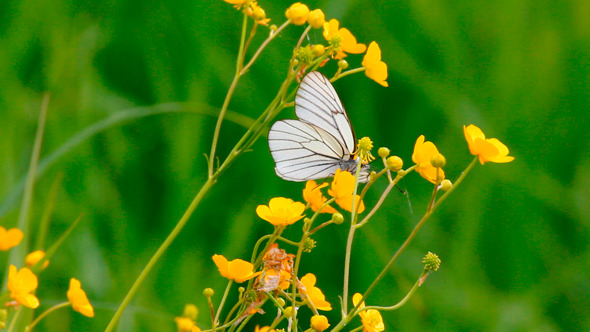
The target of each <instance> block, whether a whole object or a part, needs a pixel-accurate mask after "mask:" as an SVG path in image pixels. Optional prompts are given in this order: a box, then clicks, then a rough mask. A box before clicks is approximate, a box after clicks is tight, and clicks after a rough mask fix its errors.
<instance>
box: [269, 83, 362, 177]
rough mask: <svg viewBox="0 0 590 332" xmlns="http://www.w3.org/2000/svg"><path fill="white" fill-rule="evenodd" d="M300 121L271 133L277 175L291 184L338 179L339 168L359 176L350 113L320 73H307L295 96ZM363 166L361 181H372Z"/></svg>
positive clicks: (277, 125)
mask: <svg viewBox="0 0 590 332" xmlns="http://www.w3.org/2000/svg"><path fill="white" fill-rule="evenodd" d="M295 114H297V117H298V118H299V120H279V121H277V122H275V123H274V124H273V125H272V127H271V128H270V131H269V133H268V145H269V148H270V152H271V154H272V157H273V159H274V161H275V164H276V167H275V171H276V173H277V175H278V176H279V177H281V178H283V179H285V180H288V181H307V180H315V179H323V178H327V177H330V176H334V174H335V173H336V170H337V169H339V168H340V169H341V170H346V171H349V172H351V173H353V174H355V172H356V169H357V165H358V159H355V158H354V156H353V154H352V153H353V152H354V149H355V144H356V139H355V136H354V132H353V131H352V127H351V124H350V121H349V120H348V116H347V115H346V111H345V110H344V107H343V106H342V103H341V102H340V99H339V98H338V95H337V94H336V91H335V90H334V87H333V86H332V84H331V83H330V81H329V80H328V79H327V78H326V77H325V76H324V75H322V74H320V73H319V72H311V73H309V74H307V75H306V76H305V77H304V78H303V80H302V82H301V85H300V86H299V90H297V95H296V96H295ZM368 168H369V166H368V165H362V166H361V172H360V174H359V181H360V182H367V181H368V179H369V171H368Z"/></svg>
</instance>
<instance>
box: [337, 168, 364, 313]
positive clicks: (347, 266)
mask: <svg viewBox="0 0 590 332" xmlns="http://www.w3.org/2000/svg"><path fill="white" fill-rule="evenodd" d="M361 166H362V162H361V160H360V158H359V161H358V163H357V165H356V174H355V179H356V180H355V185H354V191H353V194H352V207H351V210H352V211H351V222H350V230H349V231H348V239H347V240H346V254H345V257H344V286H343V290H342V317H345V316H346V313H347V312H348V282H349V279H350V257H351V255H352V240H353V239H354V232H355V230H356V224H355V220H356V210H357V206H356V205H357V202H355V200H356V191H357V189H358V176H359V173H360V171H361Z"/></svg>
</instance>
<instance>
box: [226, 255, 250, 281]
mask: <svg viewBox="0 0 590 332" xmlns="http://www.w3.org/2000/svg"><path fill="white" fill-rule="evenodd" d="M253 268H254V265H252V263H250V262H246V261H245V260H242V259H234V260H233V261H231V262H230V263H229V274H230V275H231V278H232V279H234V280H235V281H236V282H238V283H240V282H244V281H246V280H248V279H251V278H253V277H254V274H253V273H252V269H253Z"/></svg>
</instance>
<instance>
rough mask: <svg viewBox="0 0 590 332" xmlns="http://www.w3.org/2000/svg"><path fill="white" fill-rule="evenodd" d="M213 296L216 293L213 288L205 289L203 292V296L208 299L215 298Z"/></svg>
mask: <svg viewBox="0 0 590 332" xmlns="http://www.w3.org/2000/svg"><path fill="white" fill-rule="evenodd" d="M213 294H215V291H214V290H213V288H205V289H204V290H203V295H205V296H206V297H211V296H213Z"/></svg>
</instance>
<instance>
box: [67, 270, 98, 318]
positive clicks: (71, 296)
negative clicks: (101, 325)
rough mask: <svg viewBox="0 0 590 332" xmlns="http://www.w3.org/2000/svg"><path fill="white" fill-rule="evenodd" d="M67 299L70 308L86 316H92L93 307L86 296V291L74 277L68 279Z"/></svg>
mask: <svg viewBox="0 0 590 332" xmlns="http://www.w3.org/2000/svg"><path fill="white" fill-rule="evenodd" d="M67 294H68V300H70V303H71V304H72V308H73V309H74V310H75V311H77V312H79V313H81V314H82V315H84V316H86V317H94V308H93V307H92V305H91V304H90V301H88V297H86V292H84V290H83V289H82V284H81V283H80V281H78V280H77V279H75V278H72V279H70V289H68V293H67Z"/></svg>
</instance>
